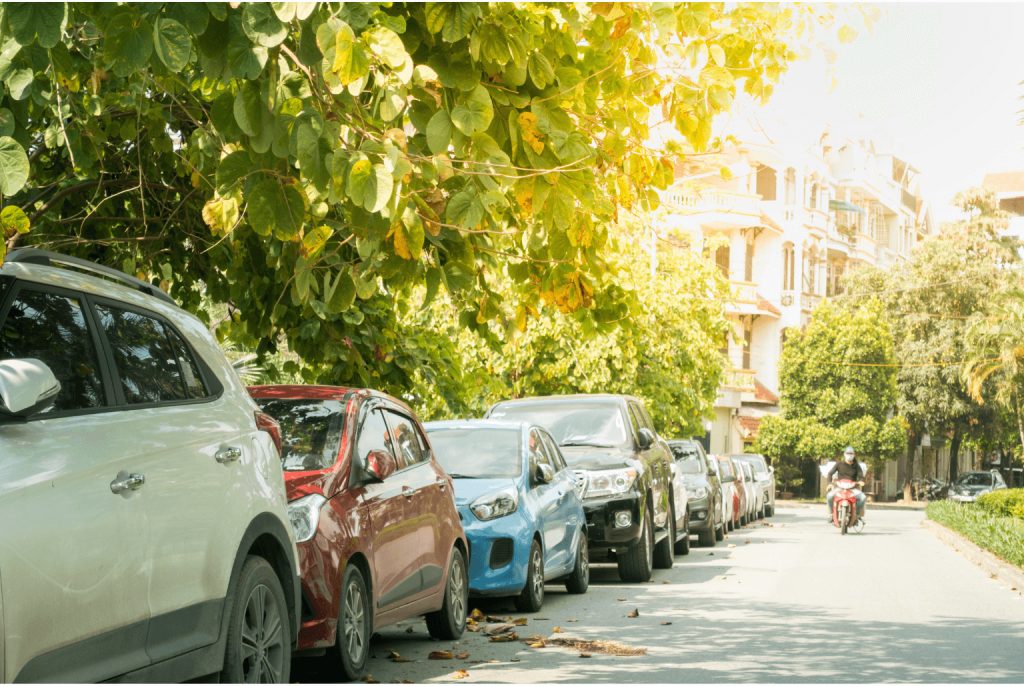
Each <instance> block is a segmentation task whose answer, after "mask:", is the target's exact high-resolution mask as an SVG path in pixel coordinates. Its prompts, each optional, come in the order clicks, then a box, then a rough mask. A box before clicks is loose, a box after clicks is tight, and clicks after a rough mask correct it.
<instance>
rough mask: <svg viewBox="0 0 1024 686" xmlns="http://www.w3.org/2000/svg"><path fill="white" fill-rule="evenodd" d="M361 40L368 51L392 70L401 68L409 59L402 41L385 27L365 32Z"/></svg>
mask: <svg viewBox="0 0 1024 686" xmlns="http://www.w3.org/2000/svg"><path fill="white" fill-rule="evenodd" d="M363 40H365V41H366V45H367V46H368V47H369V48H370V51H371V52H372V53H373V54H374V55H376V56H377V57H378V58H379V59H380V60H381V61H382V62H383V63H384V64H386V65H388V66H389V67H391V68H392V69H397V68H399V67H401V66H402V65H403V64H405V60H406V59H407V58H408V57H409V54H408V53H407V52H406V51H405V45H404V44H403V43H402V39H401V38H400V37H399V36H398V34H397V33H395V32H394V31H392V30H391V29H389V28H387V27H386V26H375V27H373V28H372V29H370V30H369V31H366V32H365V33H364V34H363Z"/></svg>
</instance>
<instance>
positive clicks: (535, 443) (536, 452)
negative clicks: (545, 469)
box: [527, 429, 557, 486]
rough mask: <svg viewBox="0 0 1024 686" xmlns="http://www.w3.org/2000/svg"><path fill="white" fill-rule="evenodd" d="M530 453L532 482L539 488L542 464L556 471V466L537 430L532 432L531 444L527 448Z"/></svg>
mask: <svg viewBox="0 0 1024 686" xmlns="http://www.w3.org/2000/svg"><path fill="white" fill-rule="evenodd" d="M527 450H528V451H529V457H530V459H529V464H530V481H531V483H533V484H534V485H535V486H539V485H540V483H539V482H537V480H536V475H537V468H538V467H539V466H541V465H542V464H546V465H547V466H549V467H551V469H552V470H554V471H557V470H555V466H554V465H553V464H551V458H550V457H549V456H548V454H547V451H546V450H544V439H543V437H542V436H541V434H540V432H539V431H537V430H536V429H533V430H531V431H530V444H529V446H527Z"/></svg>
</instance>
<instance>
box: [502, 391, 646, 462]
mask: <svg viewBox="0 0 1024 686" xmlns="http://www.w3.org/2000/svg"><path fill="white" fill-rule="evenodd" d="M488 416H489V417H490V418H491V419H514V420H517V421H522V422H529V423H530V424H536V425H538V426H542V427H544V428H545V429H547V430H548V433H550V434H551V437H552V438H554V439H555V442H557V443H558V444H559V445H561V446H574V445H576V446H594V447H599V448H619V447H626V446H628V445H629V434H628V433H627V432H626V424H625V421H624V420H623V418H622V411H621V410H620V409H619V406H618V405H616V404H612V403H608V402H604V403H596V402H587V401H586V400H572V401H568V400H567V401H562V402H543V403H509V404H508V405H498V406H497V407H495V408H494V409H493V410H492V411H491V413H490V415H488ZM565 457H566V460H567V461H569V462H571V461H572V460H571V458H570V456H569V455H566V456H565Z"/></svg>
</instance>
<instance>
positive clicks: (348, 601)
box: [328, 563, 373, 681]
mask: <svg viewBox="0 0 1024 686" xmlns="http://www.w3.org/2000/svg"><path fill="white" fill-rule="evenodd" d="M369 597H370V594H369V592H368V591H367V589H366V579H364V578H363V573H362V571H360V569H359V567H357V566H356V565H354V564H351V563H350V564H348V565H346V566H345V574H344V576H343V577H342V582H341V598H340V599H339V602H338V605H339V610H338V630H337V632H338V635H337V637H336V639H335V644H334V650H332V651H328V653H329V654H331V657H332V658H334V659H335V660H336V662H337V663H338V664H340V665H341V673H342V674H343V675H344V677H345V679H347V680H348V681H355V680H356V679H359V678H360V677H362V676H363V674H364V673H365V672H366V660H367V658H369V656H370V637H371V636H372V635H373V606H372V605H371V604H370V600H369Z"/></svg>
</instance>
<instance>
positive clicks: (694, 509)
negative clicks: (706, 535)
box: [687, 497, 714, 532]
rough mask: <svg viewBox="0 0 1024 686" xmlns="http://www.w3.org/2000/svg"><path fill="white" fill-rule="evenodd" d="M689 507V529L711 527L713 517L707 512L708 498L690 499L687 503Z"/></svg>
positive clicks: (705, 529)
mask: <svg viewBox="0 0 1024 686" xmlns="http://www.w3.org/2000/svg"><path fill="white" fill-rule="evenodd" d="M687 506H688V507H689V508H690V531H691V532H694V531H707V530H708V529H710V528H712V526H713V525H712V522H713V521H714V517H712V516H711V514H710V513H709V512H708V499H707V498H706V497H705V498H699V499H697V500H691V501H690V502H689V503H688V505H687Z"/></svg>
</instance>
